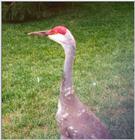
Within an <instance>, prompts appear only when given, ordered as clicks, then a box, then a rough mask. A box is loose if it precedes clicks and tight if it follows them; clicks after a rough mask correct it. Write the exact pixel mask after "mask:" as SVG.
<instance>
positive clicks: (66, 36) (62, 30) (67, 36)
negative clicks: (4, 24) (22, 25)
mask: <svg viewBox="0 0 135 140" xmlns="http://www.w3.org/2000/svg"><path fill="white" fill-rule="evenodd" d="M28 35H37V36H47V37H48V38H50V39H51V40H53V41H55V42H57V43H59V44H61V45H62V46H64V47H65V46H75V39H74V37H73V35H72V34H71V32H70V31H69V30H68V29H67V28H66V27H65V26H56V27H54V28H52V29H50V30H47V31H37V32H31V33H28Z"/></svg>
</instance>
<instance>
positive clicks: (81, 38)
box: [2, 3, 134, 139]
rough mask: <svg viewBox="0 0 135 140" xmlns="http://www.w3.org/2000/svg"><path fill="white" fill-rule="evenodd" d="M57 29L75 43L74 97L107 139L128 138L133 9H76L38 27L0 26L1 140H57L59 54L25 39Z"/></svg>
mask: <svg viewBox="0 0 135 140" xmlns="http://www.w3.org/2000/svg"><path fill="white" fill-rule="evenodd" d="M61 24H62V25H66V26H67V27H68V28H69V29H70V30H71V32H72V33H73V35H74V36H75V38H76V41H77V50H76V59H75V64H74V74H73V75H74V85H75V89H76V92H77V95H78V96H79V97H80V99H81V101H82V102H84V103H85V104H86V105H88V106H89V107H90V108H91V109H92V111H94V112H95V113H96V114H97V116H99V117H100V118H101V120H102V121H103V122H105V123H106V125H107V126H108V129H109V131H110V132H111V134H112V136H113V138H119V139H120V138H133V132H134V128H133V127H134V126H133V124H134V121H133V106H134V94H133V84H134V83H133V3H101V4H98V3H96V4H94V3H93V4H90V3H89V4H82V6H81V7H79V6H78V7H77V8H76V9H71V10H69V12H64V13H60V14H59V15H58V16H55V17H51V18H48V19H45V20H42V21H36V22H29V23H22V24H3V25H2V45H3V48H2V137H3V138H5V139H7V138H8V139H12V138H14V139H21V138H24V139H26V138H29V139H32V138H35V139H40V138H42V139H48V138H49V139H55V138H59V133H58V130H57V124H56V121H55V113H56V111H57V102H58V96H59V86H60V81H61V75H62V72H63V62H64V52H63V49H62V47H60V46H59V45H58V44H56V43H54V42H52V41H50V40H49V39H47V38H39V37H30V36H27V33H28V32H31V31H37V30H43V29H49V28H51V27H53V26H56V25H61ZM94 83H96V85H94Z"/></svg>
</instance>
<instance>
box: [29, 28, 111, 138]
mask: <svg viewBox="0 0 135 140" xmlns="http://www.w3.org/2000/svg"><path fill="white" fill-rule="evenodd" d="M28 35H36V36H43V37H44V36H47V37H48V38H50V39H51V40H53V41H55V42H57V43H59V44H60V45H61V46H62V47H63V49H64V52H65V63H64V73H63V77H62V82H61V87H60V96H59V101H58V111H57V113H56V120H57V123H58V127H59V132H60V136H61V139H111V135H110V133H109V132H108V129H107V128H106V126H105V125H104V124H103V123H102V122H101V121H100V119H99V118H98V117H96V115H95V114H94V113H93V112H92V111H90V110H89V109H88V108H87V107H86V106H85V105H84V104H83V103H82V102H81V101H80V100H79V98H78V97H77V95H76V94H75V91H74V87H73V84H72V67H73V63H74V59H75V51H76V42H75V39H74V37H73V35H72V34H71V32H70V31H69V30H68V29H67V28H66V27H65V26H56V27H54V28H52V29H50V30H47V31H37V32H31V33H28Z"/></svg>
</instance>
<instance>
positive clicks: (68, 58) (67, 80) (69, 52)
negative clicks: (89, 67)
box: [62, 46, 75, 90]
mask: <svg viewBox="0 0 135 140" xmlns="http://www.w3.org/2000/svg"><path fill="white" fill-rule="evenodd" d="M64 51H65V63H64V74H63V81H62V90H64V89H66V88H69V87H72V66H73V63H74V57H75V46H64Z"/></svg>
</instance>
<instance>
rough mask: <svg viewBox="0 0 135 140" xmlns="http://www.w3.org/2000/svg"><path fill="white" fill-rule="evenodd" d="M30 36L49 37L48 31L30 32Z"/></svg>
mask: <svg viewBox="0 0 135 140" xmlns="http://www.w3.org/2000/svg"><path fill="white" fill-rule="evenodd" d="M28 35H35V36H48V35H49V34H48V31H36V32H30V33H28Z"/></svg>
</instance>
